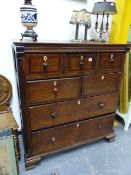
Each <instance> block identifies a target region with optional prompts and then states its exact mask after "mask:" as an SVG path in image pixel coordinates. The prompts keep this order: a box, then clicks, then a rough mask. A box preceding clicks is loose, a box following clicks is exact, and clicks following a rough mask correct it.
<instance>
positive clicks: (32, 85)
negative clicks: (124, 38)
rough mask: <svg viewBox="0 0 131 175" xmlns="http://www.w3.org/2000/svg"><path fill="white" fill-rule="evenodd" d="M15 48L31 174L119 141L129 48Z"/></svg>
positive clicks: (39, 44)
mask: <svg viewBox="0 0 131 175" xmlns="http://www.w3.org/2000/svg"><path fill="white" fill-rule="evenodd" d="M12 48H13V55H14V63H15V70H16V79H17V83H18V92H19V100H20V104H21V111H22V116H21V118H22V130H23V138H24V146H25V165H26V169H29V168H33V167H34V166H35V164H36V163H37V162H39V161H40V160H41V158H42V156H46V155H49V154H52V153H56V152H58V151H62V150H66V149H70V148H73V147H75V146H79V145H81V144H84V143H88V142H91V141H93V140H98V139H101V138H106V139H108V140H109V141H113V140H114V138H115V133H114V131H113V124H114V118H115V111H116V109H117V105H118V98H119V89H120V81H121V75H122V72H123V65H124V59H125V54H126V52H127V51H128V48H127V46H126V45H124V44H100V43H91V42H86V41H83V42H71V41H50V42H48V41H45V42H39V41H37V42H24V41H22V42H17V41H14V42H13V45H12Z"/></svg>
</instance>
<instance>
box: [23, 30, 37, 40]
mask: <svg viewBox="0 0 131 175" xmlns="http://www.w3.org/2000/svg"><path fill="white" fill-rule="evenodd" d="M21 36H22V39H21V41H22V40H23V38H24V37H26V38H31V39H32V40H33V41H37V37H38V35H37V34H36V32H35V31H34V30H32V29H27V30H26V31H25V32H24V33H21Z"/></svg>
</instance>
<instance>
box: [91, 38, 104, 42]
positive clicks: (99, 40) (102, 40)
mask: <svg viewBox="0 0 131 175" xmlns="http://www.w3.org/2000/svg"><path fill="white" fill-rule="evenodd" d="M91 41H93V42H99V43H106V40H104V39H103V38H99V39H97V40H95V39H93V40H91Z"/></svg>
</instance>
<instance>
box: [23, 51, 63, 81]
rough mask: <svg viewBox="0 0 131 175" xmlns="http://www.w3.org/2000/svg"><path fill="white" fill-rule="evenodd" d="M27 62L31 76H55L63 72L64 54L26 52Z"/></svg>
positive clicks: (28, 73)
mask: <svg viewBox="0 0 131 175" xmlns="http://www.w3.org/2000/svg"><path fill="white" fill-rule="evenodd" d="M26 62H27V75H28V76H29V77H30V76H31V77H36V78H38V77H39V76H40V77H41V76H43V77H54V76H57V75H61V74H62V62H63V55H62V54H53V53H49V54H48V53H45V54H26Z"/></svg>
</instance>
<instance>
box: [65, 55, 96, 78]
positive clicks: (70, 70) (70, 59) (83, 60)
mask: <svg viewBox="0 0 131 175" xmlns="http://www.w3.org/2000/svg"><path fill="white" fill-rule="evenodd" d="M95 71H96V54H95V53H68V54H66V58H65V73H66V74H71V75H73V74H74V75H77V74H80V73H82V74H91V73H93V72H95Z"/></svg>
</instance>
